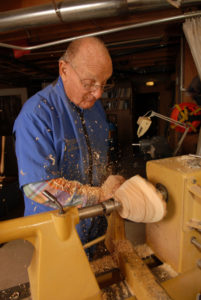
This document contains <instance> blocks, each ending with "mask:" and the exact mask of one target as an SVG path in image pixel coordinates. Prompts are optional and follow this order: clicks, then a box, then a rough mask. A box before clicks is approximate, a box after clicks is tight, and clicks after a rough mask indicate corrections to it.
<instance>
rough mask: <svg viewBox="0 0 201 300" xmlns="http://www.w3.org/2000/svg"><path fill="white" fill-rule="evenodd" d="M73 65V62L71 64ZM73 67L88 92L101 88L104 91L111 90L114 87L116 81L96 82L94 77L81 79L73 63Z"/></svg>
mask: <svg viewBox="0 0 201 300" xmlns="http://www.w3.org/2000/svg"><path fill="white" fill-rule="evenodd" d="M70 65H71V64H70ZM71 68H72V69H73V70H74V72H75V73H76V74H77V76H78V78H79V80H80V82H81V84H82V86H83V88H84V89H85V90H86V91H87V92H95V91H97V90H98V89H101V90H102V91H103V92H106V91H109V90H111V89H112V88H113V87H114V85H115V84H114V82H112V83H110V84H96V83H95V80H92V79H81V78H80V76H79V74H78V73H77V71H76V70H75V68H74V67H73V66H72V65H71Z"/></svg>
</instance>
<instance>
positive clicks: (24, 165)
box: [14, 77, 108, 215]
mask: <svg viewBox="0 0 201 300" xmlns="http://www.w3.org/2000/svg"><path fill="white" fill-rule="evenodd" d="M82 112H83V116H84V122H85V125H86V128H87V133H88V137H89V141H90V145H91V150H92V155H93V160H92V161H93V168H92V171H93V172H92V174H93V177H92V184H93V185H95V186H97V185H100V184H101V182H102V178H103V177H104V176H105V172H106V170H105V169H106V164H107V151H108V123H107V121H106V117H105V112H104V110H103V107H102V104H101V102H100V101H97V102H96V103H95V105H94V106H93V107H92V108H90V109H87V110H82ZM14 134H15V136H16V155H17V160H18V172H19V182H20V187H23V185H25V184H29V183H33V182H39V181H44V180H50V179H53V178H59V177H64V178H66V179H68V180H77V181H79V182H81V183H83V184H88V183H90V182H89V174H88V170H89V150H88V147H87V143H86V138H85V135H84V132H83V126H82V123H81V119H80V115H79V113H78V111H77V108H76V107H75V105H74V104H73V103H72V102H70V101H69V99H68V98H67V96H66V94H65V92H64V87H63V83H62V80H61V78H60V77H59V79H58V81H57V82H56V83H55V84H51V85H49V86H47V87H46V88H45V89H43V90H41V91H39V92H38V93H36V94H35V95H34V96H32V97H31V98H30V99H29V100H28V101H27V102H26V103H25V104H24V106H23V108H22V110H21V112H20V114H19V115H18V117H17V119H16V121H15V124H14ZM48 210H51V208H48V207H46V206H44V205H41V204H38V203H36V202H33V201H31V200H30V199H27V198H26V197H25V215H29V214H35V213H39V212H43V211H48Z"/></svg>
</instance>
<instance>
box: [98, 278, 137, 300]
mask: <svg viewBox="0 0 201 300" xmlns="http://www.w3.org/2000/svg"><path fill="white" fill-rule="evenodd" d="M131 296H132V295H131V293H130V291H129V289H128V287H127V285H126V283H125V282H124V281H121V282H119V283H114V284H112V285H111V286H109V287H107V288H104V289H103V290H102V300H122V299H127V298H128V297H131Z"/></svg>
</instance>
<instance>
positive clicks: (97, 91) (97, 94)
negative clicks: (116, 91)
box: [92, 87, 103, 99]
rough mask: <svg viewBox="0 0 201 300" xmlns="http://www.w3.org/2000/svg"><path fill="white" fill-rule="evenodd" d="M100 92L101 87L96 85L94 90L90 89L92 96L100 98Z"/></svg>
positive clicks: (101, 91)
mask: <svg viewBox="0 0 201 300" xmlns="http://www.w3.org/2000/svg"><path fill="white" fill-rule="evenodd" d="M102 93H103V90H102V88H101V87H97V88H96V89H95V91H92V94H93V95H94V97H96V99H99V98H101V96H102Z"/></svg>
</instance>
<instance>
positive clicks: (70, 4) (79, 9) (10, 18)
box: [0, 0, 201, 32]
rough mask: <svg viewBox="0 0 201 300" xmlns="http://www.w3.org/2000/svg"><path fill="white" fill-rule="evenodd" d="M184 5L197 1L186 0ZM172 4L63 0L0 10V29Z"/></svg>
mask: <svg viewBox="0 0 201 300" xmlns="http://www.w3.org/2000/svg"><path fill="white" fill-rule="evenodd" d="M182 3H183V4H182V7H183V6H190V5H194V4H197V5H198V4H200V5H201V1H199V0H194V1H193V0H185V1H183V2H182ZM170 7H172V5H171V4H169V3H168V2H167V0H85V1H82V0H76V1H74V0H71V1H69V0H64V1H61V2H55V0H52V2H51V3H49V4H45V5H41V6H33V7H28V8H24V9H17V10H10V11H6V12H2V13H0V20H1V22H0V32H5V31H9V30H17V29H25V28H31V27H36V26H42V25H44V26H45V25H49V24H58V23H69V22H74V21H83V20H90V19H98V18H107V17H114V16H120V15H125V14H129V13H135V12H142V11H150V10H157V9H165V8H170Z"/></svg>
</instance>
